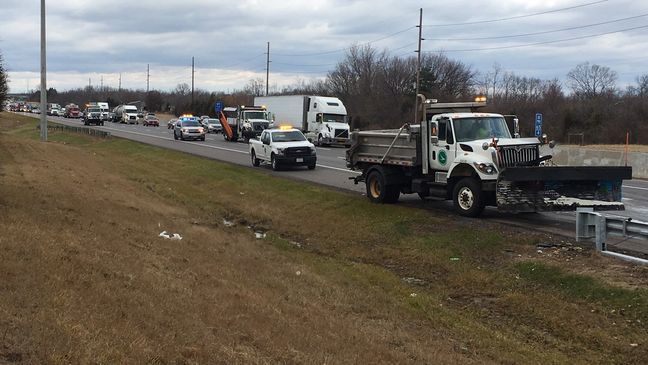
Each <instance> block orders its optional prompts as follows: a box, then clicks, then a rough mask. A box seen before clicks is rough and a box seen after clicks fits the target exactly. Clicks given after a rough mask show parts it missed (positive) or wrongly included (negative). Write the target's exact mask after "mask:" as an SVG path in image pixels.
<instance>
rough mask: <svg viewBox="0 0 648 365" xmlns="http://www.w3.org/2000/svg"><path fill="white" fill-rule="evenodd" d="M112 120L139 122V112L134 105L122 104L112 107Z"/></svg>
mask: <svg viewBox="0 0 648 365" xmlns="http://www.w3.org/2000/svg"><path fill="white" fill-rule="evenodd" d="M113 113H114V120H113V122H115V123H117V122H119V123H126V124H139V122H138V115H139V112H138V110H137V107H136V106H135V105H128V104H122V105H119V106H117V107H116V108H115V109H113Z"/></svg>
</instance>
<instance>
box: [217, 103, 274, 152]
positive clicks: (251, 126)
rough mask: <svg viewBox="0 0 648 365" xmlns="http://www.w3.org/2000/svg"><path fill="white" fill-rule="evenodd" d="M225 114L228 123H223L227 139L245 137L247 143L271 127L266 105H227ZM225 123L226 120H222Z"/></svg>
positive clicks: (224, 136)
mask: <svg viewBox="0 0 648 365" xmlns="http://www.w3.org/2000/svg"><path fill="white" fill-rule="evenodd" d="M222 113H223V116H224V117H225V119H226V120H227V125H228V126H229V130H227V128H226V126H225V125H223V129H224V130H223V138H225V140H227V141H238V140H239V138H243V139H244V140H245V143H248V141H249V140H250V139H253V138H256V137H258V136H260V135H261V133H262V132H263V131H264V130H266V129H268V128H269V127H270V115H269V113H268V111H267V110H266V108H265V106H249V105H241V106H239V107H226V108H224V109H223V112H222ZM221 124H224V121H222V122H221Z"/></svg>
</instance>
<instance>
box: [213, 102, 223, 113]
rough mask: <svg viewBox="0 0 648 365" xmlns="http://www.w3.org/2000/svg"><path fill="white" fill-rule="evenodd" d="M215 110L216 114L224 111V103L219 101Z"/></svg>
mask: <svg viewBox="0 0 648 365" xmlns="http://www.w3.org/2000/svg"><path fill="white" fill-rule="evenodd" d="M214 110H216V113H220V112H221V111H223V102H222V101H217V102H216V104H215V105H214Z"/></svg>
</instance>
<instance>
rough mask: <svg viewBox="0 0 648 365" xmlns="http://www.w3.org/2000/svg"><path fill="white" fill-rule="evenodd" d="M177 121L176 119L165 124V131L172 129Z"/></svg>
mask: <svg viewBox="0 0 648 365" xmlns="http://www.w3.org/2000/svg"><path fill="white" fill-rule="evenodd" d="M177 121H178V120H177V119H169V121H168V122H167V129H173V127H175V124H176V122H177Z"/></svg>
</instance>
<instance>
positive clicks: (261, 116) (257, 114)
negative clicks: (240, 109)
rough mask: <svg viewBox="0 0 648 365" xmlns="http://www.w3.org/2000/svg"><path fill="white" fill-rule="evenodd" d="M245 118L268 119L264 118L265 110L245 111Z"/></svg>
mask: <svg viewBox="0 0 648 365" xmlns="http://www.w3.org/2000/svg"><path fill="white" fill-rule="evenodd" d="M244 115H245V119H263V120H268V118H266V112H245V113H244Z"/></svg>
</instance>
